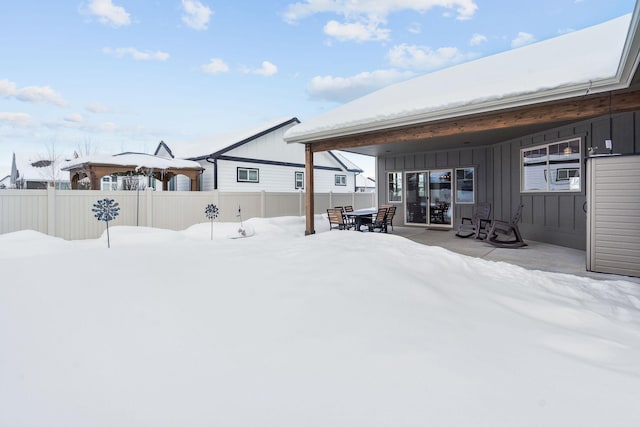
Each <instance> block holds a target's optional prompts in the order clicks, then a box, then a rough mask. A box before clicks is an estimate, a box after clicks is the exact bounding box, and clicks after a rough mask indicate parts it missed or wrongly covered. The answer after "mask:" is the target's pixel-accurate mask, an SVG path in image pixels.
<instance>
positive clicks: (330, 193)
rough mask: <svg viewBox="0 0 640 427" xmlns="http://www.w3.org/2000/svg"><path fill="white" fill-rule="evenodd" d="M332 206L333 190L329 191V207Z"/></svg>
mask: <svg viewBox="0 0 640 427" xmlns="http://www.w3.org/2000/svg"><path fill="white" fill-rule="evenodd" d="M332 207H333V191H329V209H331V208H332Z"/></svg>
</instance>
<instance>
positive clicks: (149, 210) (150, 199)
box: [143, 187, 153, 227]
mask: <svg viewBox="0 0 640 427" xmlns="http://www.w3.org/2000/svg"><path fill="white" fill-rule="evenodd" d="M144 191H145V192H146V193H147V197H145V199H146V200H147V218H146V220H147V223H146V224H144V225H143V226H145V227H153V188H150V187H147V188H146V189H145V190H144Z"/></svg>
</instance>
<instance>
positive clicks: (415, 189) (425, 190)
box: [405, 169, 453, 228]
mask: <svg viewBox="0 0 640 427" xmlns="http://www.w3.org/2000/svg"><path fill="white" fill-rule="evenodd" d="M452 174H453V171H452V170H451V169H438V170H429V171H416V172H405V212H406V217H405V223H406V224H407V225H414V224H415V225H433V226H442V227H443V228H450V227H451V225H452V218H453V212H452V210H453V205H452V203H451V188H452V186H451V182H452V181H451V177H452Z"/></svg>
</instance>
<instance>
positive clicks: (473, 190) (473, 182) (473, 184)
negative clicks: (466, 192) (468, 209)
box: [453, 166, 476, 205]
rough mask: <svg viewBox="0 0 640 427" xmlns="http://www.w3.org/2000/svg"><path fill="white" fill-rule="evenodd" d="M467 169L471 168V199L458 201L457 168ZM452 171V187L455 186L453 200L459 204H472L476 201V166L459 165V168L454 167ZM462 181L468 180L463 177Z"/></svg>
mask: <svg viewBox="0 0 640 427" xmlns="http://www.w3.org/2000/svg"><path fill="white" fill-rule="evenodd" d="M467 169H471V171H472V174H473V176H472V178H471V201H460V200H458V181H459V180H458V171H459V170H467ZM453 173H454V174H455V183H454V186H455V187H454V188H455V201H456V203H457V204H459V205H473V204H474V203H475V202H476V168H475V167H474V166H463V167H459V168H455V169H454V171H453ZM464 181H468V180H467V179H465V180H464Z"/></svg>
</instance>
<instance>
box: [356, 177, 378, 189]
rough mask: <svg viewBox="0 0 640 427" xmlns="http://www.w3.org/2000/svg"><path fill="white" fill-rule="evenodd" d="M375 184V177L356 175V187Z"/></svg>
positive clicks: (366, 186) (372, 186) (369, 186)
mask: <svg viewBox="0 0 640 427" xmlns="http://www.w3.org/2000/svg"><path fill="white" fill-rule="evenodd" d="M375 186H376V181H375V179H373V178H371V177H368V176H364V175H356V187H365V188H375Z"/></svg>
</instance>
